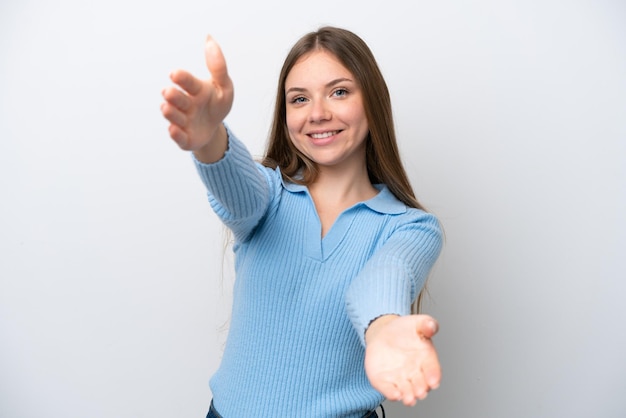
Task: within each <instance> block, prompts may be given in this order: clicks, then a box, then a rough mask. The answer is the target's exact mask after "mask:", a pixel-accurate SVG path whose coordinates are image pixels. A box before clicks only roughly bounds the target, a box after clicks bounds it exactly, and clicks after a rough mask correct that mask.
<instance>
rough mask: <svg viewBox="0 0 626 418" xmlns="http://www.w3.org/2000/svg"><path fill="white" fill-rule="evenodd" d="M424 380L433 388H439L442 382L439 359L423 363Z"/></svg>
mask: <svg viewBox="0 0 626 418" xmlns="http://www.w3.org/2000/svg"><path fill="white" fill-rule="evenodd" d="M422 373H423V374H424V380H425V381H426V384H427V385H428V387H430V388H431V389H437V388H438V387H439V384H440V383H441V365H440V364H439V361H438V360H437V359H435V360H429V361H426V362H424V364H423V365H422Z"/></svg>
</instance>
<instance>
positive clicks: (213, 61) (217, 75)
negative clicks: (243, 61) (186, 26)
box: [204, 35, 230, 86]
mask: <svg viewBox="0 0 626 418" xmlns="http://www.w3.org/2000/svg"><path fill="white" fill-rule="evenodd" d="M204 59H205V61H206V66H207V68H208V69H209V72H210V73H211V77H213V82H214V83H215V84H217V85H218V86H227V85H228V84H229V80H230V78H229V77H228V69H227V68H226V59H225V58H224V54H223V53H222V49H221V48H220V46H219V45H218V43H217V42H216V41H215V40H214V39H213V37H211V35H209V36H207V38H206V43H205V45H204Z"/></svg>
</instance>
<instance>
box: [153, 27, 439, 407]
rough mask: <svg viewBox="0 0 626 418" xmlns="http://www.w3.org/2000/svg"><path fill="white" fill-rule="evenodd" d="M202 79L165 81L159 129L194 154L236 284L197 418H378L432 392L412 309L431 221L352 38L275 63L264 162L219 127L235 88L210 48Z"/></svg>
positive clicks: (342, 33) (377, 82)
mask: <svg viewBox="0 0 626 418" xmlns="http://www.w3.org/2000/svg"><path fill="white" fill-rule="evenodd" d="M205 57H206V63H207V67H208V70H209V72H210V77H209V78H208V79H206V80H201V79H198V78H196V77H194V76H192V75H191V74H189V73H188V72H185V71H182V70H177V71H175V72H173V73H172V74H171V79H172V81H173V82H174V83H175V84H176V85H178V86H179V87H180V89H179V88H175V87H173V86H172V87H169V88H166V89H165V90H164V91H163V96H164V98H165V102H164V103H163V104H162V107H161V111H162V113H163V115H164V117H165V118H166V119H167V120H168V121H169V122H170V127H169V134H170V136H171V137H172V138H173V139H174V141H175V142H176V143H177V144H178V145H179V146H180V147H181V148H182V149H184V150H190V151H192V152H193V153H192V154H193V157H194V163H195V165H196V167H197V169H198V173H199V174H200V177H201V178H202V180H203V182H204V184H205V185H206V188H207V190H208V196H209V202H210V204H211V206H212V208H213V209H214V211H215V213H216V214H217V216H218V217H219V218H220V219H221V220H222V222H224V224H225V225H226V226H228V227H229V228H230V230H231V231H232V233H233V235H234V238H235V243H234V248H233V249H234V252H235V257H236V259H235V260H236V261H235V268H236V277H237V278H236V281H235V289H234V298H233V309H232V320H231V327H230V330H229V335H228V341H227V344H226V348H225V351H224V356H223V359H222V362H221V364H220V367H219V369H218V371H217V372H216V373H215V375H214V376H213V377H212V379H211V383H210V385H211V390H212V394H213V402H212V404H211V408H210V411H209V415H208V417H225V418H248V417H257V416H258V417H277V418H278V417H279V418H296V417H297V418H302V417H354V418H361V417H364V416H366V417H376V416H377V415H376V412H374V411H375V409H376V408H377V406H378V405H380V403H381V402H382V401H383V400H384V398H387V399H390V400H395V401H402V402H403V403H404V404H406V405H413V404H415V402H416V401H417V400H418V399H423V398H424V397H426V395H427V393H428V391H429V390H431V389H434V388H436V387H438V385H439V381H440V378H441V371H440V365H439V361H438V359H437V354H436V351H435V349H434V347H433V344H432V342H431V337H432V336H433V335H434V334H435V333H436V332H437V323H436V321H435V320H434V319H433V318H431V317H429V316H427V315H418V314H411V305H412V303H413V302H414V301H415V300H417V298H418V295H419V294H420V292H421V290H422V287H423V284H424V282H425V280H426V277H427V275H428V273H429V271H430V270H431V267H432V265H433V264H434V262H435V261H436V259H437V257H438V255H439V252H440V249H441V245H442V234H441V230H440V227H439V223H438V221H437V219H436V218H435V217H434V216H433V215H432V214H429V213H427V212H426V211H425V210H423V208H422V207H421V206H420V204H419V203H418V202H417V200H416V199H415V195H414V193H413V191H412V189H411V186H410V184H409V181H408V179H407V176H406V174H405V171H404V169H403V167H402V163H401V160H400V157H399V154H398V148H397V144H396V138H395V133H394V126H393V119H392V113H391V104H390V99H389V92H388V90H387V86H386V84H385V81H384V79H383V77H382V74H381V72H380V70H379V68H378V66H377V64H376V61H375V59H374V57H373V55H372V53H371V51H370V49H369V48H368V47H367V45H366V44H365V43H364V42H363V40H362V39H361V38H359V37H358V36H357V35H355V34H354V33H352V32H350V31H347V30H344V29H340V28H334V27H323V28H321V29H319V30H318V31H316V32H312V33H309V34H307V35H305V36H304V37H303V38H301V39H300V40H299V41H298V42H297V43H296V44H295V45H294V47H293V48H292V50H291V51H290V53H289V54H288V56H287V58H286V60H285V63H284V65H283V68H282V71H281V74H280V78H279V83H278V92H277V96H276V106H275V113H274V121H273V125H272V130H271V134H270V138H269V143H268V148H267V152H266V155H265V158H264V159H263V161H262V163H257V162H255V161H253V159H252V157H251V156H250V154H249V153H248V151H247V149H246V148H245V146H244V145H243V143H242V142H241V141H239V140H238V139H237V137H236V136H235V134H234V133H233V131H231V130H230V129H229V128H228V127H227V126H226V125H225V124H224V119H225V118H226V116H227V115H228V113H229V111H230V108H231V105H232V103H233V83H232V81H231V79H230V77H229V75H228V72H227V67H226V62H225V59H224V56H223V54H222V52H221V50H220V48H219V46H218V44H217V43H216V42H215V41H214V40H213V39H212V38H211V37H209V38H208V39H207V41H206V49H205Z"/></svg>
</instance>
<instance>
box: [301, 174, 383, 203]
mask: <svg viewBox="0 0 626 418" xmlns="http://www.w3.org/2000/svg"><path fill="white" fill-rule="evenodd" d="M309 192H310V193H311V195H312V196H313V199H314V200H315V201H317V202H319V201H324V202H327V203H332V204H335V205H339V206H345V207H348V206H351V205H353V204H355V203H357V202H362V201H364V200H368V199H371V198H372V197H374V196H375V195H376V194H377V193H378V190H376V188H375V187H374V186H372V184H371V183H370V180H369V176H368V175H367V168H366V167H365V165H363V166H362V167H359V169H357V170H354V169H352V170H346V169H342V168H334V167H320V169H319V173H318V176H317V178H316V179H315V182H313V184H311V185H309Z"/></svg>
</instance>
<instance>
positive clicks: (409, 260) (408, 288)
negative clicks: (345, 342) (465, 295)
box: [346, 211, 442, 344]
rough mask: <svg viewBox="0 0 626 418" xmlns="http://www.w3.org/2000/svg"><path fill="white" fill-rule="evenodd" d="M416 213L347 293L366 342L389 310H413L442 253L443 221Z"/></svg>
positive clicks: (400, 312)
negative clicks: (372, 326)
mask: <svg viewBox="0 0 626 418" xmlns="http://www.w3.org/2000/svg"><path fill="white" fill-rule="evenodd" d="M415 213H416V216H414V217H413V218H412V219H411V218H409V219H408V220H407V223H406V224H404V225H402V226H400V227H399V228H398V229H397V230H395V231H394V232H393V234H392V235H391V236H390V237H389V238H388V239H387V240H386V242H385V243H384V244H383V246H382V247H381V248H379V249H378V250H377V251H376V253H375V254H374V255H373V256H372V257H371V259H370V260H368V262H367V263H366V264H365V266H364V267H363V269H362V270H361V272H360V273H359V274H358V275H357V277H356V278H355V279H354V280H353V281H352V283H351V285H350V287H349V289H348V292H347V293H346V306H347V311H348V315H349V317H350V320H351V321H352V323H353V325H354V327H355V328H356V330H357V332H358V334H359V338H360V339H361V342H362V343H363V344H365V343H364V337H365V331H366V329H367V326H368V325H369V323H370V322H371V321H372V320H374V319H376V318H377V317H379V316H381V315H385V314H398V315H407V314H409V313H410V307H411V304H412V302H413V300H415V298H416V297H417V295H418V293H419V292H420V290H421V289H422V287H423V285H424V282H425V281H426V278H427V276H428V274H429V272H430V270H431V268H432V266H433V264H434V263H435V261H436V260H437V258H438V257H439V253H440V251H441V246H442V236H441V229H440V227H439V222H438V221H437V219H436V218H435V217H434V216H433V215H431V214H428V213H424V212H421V211H415Z"/></svg>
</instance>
